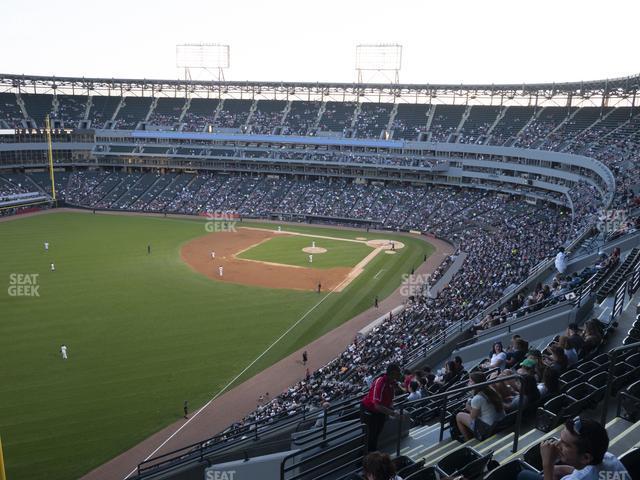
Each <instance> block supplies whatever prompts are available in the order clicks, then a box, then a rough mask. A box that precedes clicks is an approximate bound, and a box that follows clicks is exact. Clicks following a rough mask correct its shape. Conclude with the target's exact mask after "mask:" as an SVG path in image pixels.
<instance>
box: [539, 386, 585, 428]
mask: <svg viewBox="0 0 640 480" xmlns="http://www.w3.org/2000/svg"><path fill="white" fill-rule="evenodd" d="M576 403H577V402H576V399H575V398H573V397H570V396H569V395H567V394H564V393H563V394H560V395H558V396H556V397H553V398H552V399H551V400H549V401H547V403H545V404H544V406H543V407H539V408H538V410H537V412H536V428H537V429H538V430H541V431H543V432H549V431H551V430H552V429H553V428H555V427H556V426H557V425H559V424H560V422H562V421H564V420H566V419H567V418H569V417H570V416H571V414H572V413H573V412H574V411H575V410H574V409H573V406H574V405H575V404H576Z"/></svg>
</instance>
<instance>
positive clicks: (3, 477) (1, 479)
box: [0, 438, 7, 480]
mask: <svg viewBox="0 0 640 480" xmlns="http://www.w3.org/2000/svg"><path fill="white" fill-rule="evenodd" d="M0 480H7V474H6V473H5V471H4V456H3V455H2V438H0Z"/></svg>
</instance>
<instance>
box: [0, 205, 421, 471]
mask: <svg viewBox="0 0 640 480" xmlns="http://www.w3.org/2000/svg"><path fill="white" fill-rule="evenodd" d="M372 240H375V241H372ZM45 242H47V243H48V244H49V249H48V251H46V250H45V248H44V243H45ZM0 246H1V247H2V249H1V255H2V261H1V262H0V278H2V279H3V281H4V282H6V283H5V286H6V288H5V289H3V290H4V291H3V292H0V352H1V354H0V355H1V356H0V358H1V362H0V436H1V438H2V443H3V447H4V455H5V463H6V467H7V475H8V478H10V479H14V478H15V479H21V480H29V479H48V480H57V479H59V480H68V479H73V478H78V477H80V476H82V474H84V473H86V472H88V471H89V470H91V469H92V468H94V467H96V466H98V465H100V464H102V463H103V462H105V461H107V460H109V459H110V458H112V457H114V456H116V455H117V454H119V453H121V452H123V451H124V450H126V449H128V448H130V447H131V446H133V445H135V444H136V443H138V442H140V441H141V440H143V439H144V438H146V437H147V436H149V435H150V434H152V433H153V432H156V431H158V430H160V429H161V428H162V427H164V426H166V425H167V424H169V423H171V422H174V421H176V420H177V419H179V418H180V417H181V416H182V414H183V412H182V407H183V402H184V401H185V400H188V402H189V406H190V409H196V408H197V407H198V406H199V405H202V404H204V403H205V402H206V401H207V400H208V399H210V398H211V397H212V396H213V395H215V394H216V393H218V392H219V391H220V390H221V389H222V388H223V387H224V386H226V385H227V384H228V383H229V381H230V380H232V379H233V378H234V377H236V376H237V375H238V373H240V372H242V370H244V368H245V367H246V366H247V365H248V364H250V363H251V362H252V361H253V360H254V359H255V358H256V357H258V356H259V355H260V354H261V353H262V352H264V351H265V349H266V348H267V347H268V346H269V345H271V344H272V343H273V342H274V340H275V339H277V338H278V337H280V336H281V335H282V333H283V332H285V331H286V330H287V329H288V328H290V327H291V326H292V325H294V324H296V323H297V322H299V323H297V325H296V326H295V328H293V329H292V330H291V332H289V333H288V334H287V335H286V336H285V337H284V338H282V340H281V341H279V342H278V343H277V344H276V345H275V346H274V348H272V349H271V350H269V352H268V353H267V354H266V355H264V356H262V357H261V358H260V361H258V362H257V363H256V364H255V365H254V366H253V367H252V368H250V369H249V370H247V371H246V372H245V373H244V374H243V375H242V376H241V377H240V378H238V380H237V382H241V381H243V380H246V379H247V378H249V377H250V376H252V375H254V374H255V373H257V372H258V371H261V370H262V369H264V368H266V367H267V366H269V365H272V364H273V363H275V362H276V361H278V360H279V359H281V358H283V357H284V356H286V355H288V354H290V353H291V352H294V351H296V350H297V349H299V348H300V347H302V346H304V345H307V344H308V343H309V342H310V341H312V340H314V339H315V338H318V337H319V336H321V335H323V334H324V333H326V332H328V331H330V330H332V329H333V328H335V327H337V326H338V325H340V324H342V323H344V322H345V321H347V320H348V319H350V318H352V317H353V316H354V315H356V314H358V313H360V312H362V311H364V310H366V309H367V308H370V307H371V305H372V303H373V299H374V298H375V296H376V295H377V296H378V297H379V298H380V299H383V298H384V297H386V296H388V295H389V294H391V293H392V292H393V290H395V288H397V287H398V286H399V285H400V282H401V279H402V275H403V274H406V273H407V272H409V271H410V270H411V269H412V268H413V267H417V266H418V265H419V264H420V263H422V261H423V258H424V256H425V255H426V256H428V255H430V254H431V253H432V251H433V247H432V246H431V245H429V244H428V243H426V242H424V241H423V240H421V239H418V238H413V237H409V236H399V235H393V234H380V233H375V234H374V233H371V234H369V233H366V232H363V231H354V230H342V229H335V228H318V227H311V226H305V225H295V226H292V225H282V226H281V231H278V226H277V225H275V224H258V223H246V222H238V223H236V224H232V225H229V224H225V225H221V224H219V223H217V222H208V223H207V221H206V220H202V219H186V218H185V219H182V218H162V217H146V216H126V215H105V214H99V215H93V214H91V213H74V212H54V213H48V214H44V215H37V216H32V217H27V218H20V219H15V220H12V221H8V222H2V223H0ZM309 249H311V250H309ZM309 252H313V253H309ZM310 255H311V256H312V257H310ZM52 263H53V264H54V266H55V271H52V269H51V264H52ZM221 267H222V269H221ZM318 290H319V291H318ZM325 296H326V297H328V298H326V299H325V301H323V302H321V303H320V304H318V303H319V299H322V298H324V297H325ZM301 318H302V321H300V319H301ZM63 344H64V345H66V346H67V347H68V359H67V360H63V359H62V356H61V353H60V347H61V345H63ZM237 382H236V383H237ZM232 420H233V419H230V421H232Z"/></svg>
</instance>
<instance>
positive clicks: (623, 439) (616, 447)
mask: <svg viewBox="0 0 640 480" xmlns="http://www.w3.org/2000/svg"><path fill="white" fill-rule="evenodd" d="M620 423H622V424H623V425H624V426H626V428H625V429H624V430H623V431H622V432H620V433H618V434H617V435H615V434H613V433H612V432H609V431H608V430H607V432H608V433H609V451H610V452H611V453H613V454H614V455H617V456H620V455H622V453H624V452H626V451H627V450H629V449H630V448H632V447H634V446H635V445H637V444H640V422H636V423H630V422H627V421H626V420H622V421H621V422H620Z"/></svg>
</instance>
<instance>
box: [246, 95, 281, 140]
mask: <svg viewBox="0 0 640 480" xmlns="http://www.w3.org/2000/svg"><path fill="white" fill-rule="evenodd" d="M286 105H287V102H285V101H283V100H258V103H257V104H256V110H255V111H254V112H253V116H252V117H251V122H250V130H249V131H250V133H255V134H270V133H272V132H273V130H274V129H275V128H276V127H279V126H280V125H281V123H282V116H283V115H284V109H285V107H286Z"/></svg>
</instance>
